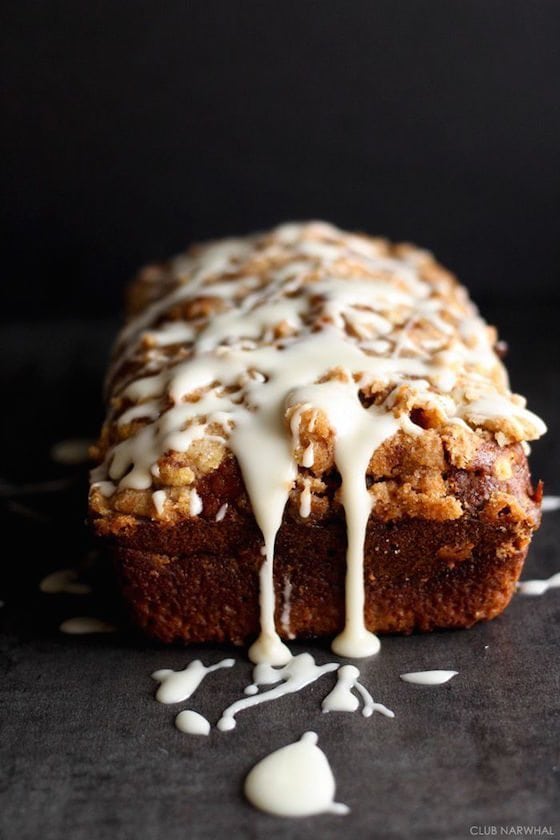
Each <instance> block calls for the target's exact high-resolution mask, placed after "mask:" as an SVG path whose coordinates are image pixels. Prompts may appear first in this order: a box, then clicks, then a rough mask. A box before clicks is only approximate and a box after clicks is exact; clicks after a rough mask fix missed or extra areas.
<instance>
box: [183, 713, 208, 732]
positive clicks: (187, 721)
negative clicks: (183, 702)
mask: <svg viewBox="0 0 560 840" xmlns="http://www.w3.org/2000/svg"><path fill="white" fill-rule="evenodd" d="M175 726H176V727H177V729H178V730H179V732H185V733H186V734H187V735H209V734H210V722H209V721H208V720H206V718H205V717H204V716H203V715H200V714H199V713H198V712H193V710H192V709H185V710H184V711H183V712H179V714H178V715H177V717H176V718H175Z"/></svg>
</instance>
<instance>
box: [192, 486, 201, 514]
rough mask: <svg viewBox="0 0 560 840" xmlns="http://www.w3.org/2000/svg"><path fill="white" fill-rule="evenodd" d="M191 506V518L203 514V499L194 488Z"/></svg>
mask: <svg viewBox="0 0 560 840" xmlns="http://www.w3.org/2000/svg"><path fill="white" fill-rule="evenodd" d="M189 504H190V507H189V512H190V514H191V516H198V515H199V514H200V513H202V499H201V498H200V496H199V495H198V493H197V492H196V490H195V488H194V487H193V489H192V490H191V492H190V502H189Z"/></svg>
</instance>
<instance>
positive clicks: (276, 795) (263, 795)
mask: <svg viewBox="0 0 560 840" xmlns="http://www.w3.org/2000/svg"><path fill="white" fill-rule="evenodd" d="M317 740H318V739H317V735H316V734H315V732H306V733H305V734H304V735H302V737H301V739H300V740H299V741H296V742H295V743H294V744H288V746H286V747H282V748H281V749H279V750H276V751H275V752H273V753H271V754H270V755H267V756H266V758H263V759H262V761H259V763H258V764H256V765H255V766H254V767H253V769H252V770H251V772H250V773H249V775H248V776H247V778H246V779H245V796H246V797H247V799H248V800H249V802H250V803H251V804H252V805H254V807H255V808H258V809H259V810H260V811H265V812H266V813H268V814H274V815H275V816H278V817H310V816H313V815H314V814H347V813H348V812H349V810H350V809H349V808H348V806H347V805H343V804H342V803H340V802H335V801H334V795H335V790H336V784H335V780H334V776H333V773H332V770H331V768H330V765H329V762H328V760H327V757H326V756H325V754H324V752H323V751H322V750H320V749H319V747H318V746H317Z"/></svg>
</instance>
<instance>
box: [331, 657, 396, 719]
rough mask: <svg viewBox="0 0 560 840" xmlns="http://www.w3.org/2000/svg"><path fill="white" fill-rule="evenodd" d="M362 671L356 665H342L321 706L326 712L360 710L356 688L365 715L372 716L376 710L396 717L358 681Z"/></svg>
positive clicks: (386, 715)
mask: <svg viewBox="0 0 560 840" xmlns="http://www.w3.org/2000/svg"><path fill="white" fill-rule="evenodd" d="M359 676H360V672H359V670H358V668H356V666H355V665H342V666H341V667H340V668H339V669H338V673H337V675H336V677H337V681H336V685H335V687H334V688H333V690H332V691H331V692H330V694H327V696H326V697H325V699H324V700H323V702H322V703H321V708H322V710H323V711H324V712H355V711H357V710H358V708H359V705H360V701H359V699H358V698H357V697H356V695H355V694H353V693H352V689H355V690H356V691H357V692H358V693H359V694H360V695H361V697H362V700H363V706H362V714H363V716H364V717H371V715H372V714H373V713H374V712H380V713H381V714H382V715H385V717H389V718H394V717H395V713H394V712H392V711H391V709H388V708H387V706H384V705H383V703H376V702H375V700H374V699H373V697H372V696H371V694H370V693H369V691H368V690H367V688H365V687H364V686H363V685H362V684H361V683H359V682H358V677H359Z"/></svg>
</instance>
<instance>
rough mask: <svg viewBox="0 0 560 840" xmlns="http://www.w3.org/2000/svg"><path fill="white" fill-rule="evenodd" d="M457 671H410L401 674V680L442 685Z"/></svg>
mask: <svg viewBox="0 0 560 840" xmlns="http://www.w3.org/2000/svg"><path fill="white" fill-rule="evenodd" d="M458 673H459V672H458V671H411V672H410V673H408V674H401V680H403V681H404V682H407V683H414V684H415V685H443V683H446V682H449V680H450V679H452V678H453V677H455V676H457V674H458Z"/></svg>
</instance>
